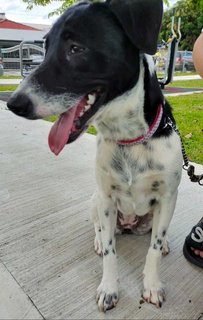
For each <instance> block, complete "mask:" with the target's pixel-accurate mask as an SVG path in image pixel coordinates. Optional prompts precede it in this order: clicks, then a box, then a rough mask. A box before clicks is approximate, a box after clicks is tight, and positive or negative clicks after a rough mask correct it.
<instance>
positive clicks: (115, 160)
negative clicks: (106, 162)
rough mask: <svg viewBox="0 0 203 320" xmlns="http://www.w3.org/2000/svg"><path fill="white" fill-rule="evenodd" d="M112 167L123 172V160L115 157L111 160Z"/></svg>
mask: <svg viewBox="0 0 203 320" xmlns="http://www.w3.org/2000/svg"><path fill="white" fill-rule="evenodd" d="M111 167H112V169H114V170H115V171H117V172H122V171H123V162H122V160H121V159H120V158H119V157H118V158H116V157H113V159H112V162H111Z"/></svg>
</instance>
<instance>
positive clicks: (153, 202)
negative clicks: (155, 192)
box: [149, 199, 157, 207]
mask: <svg viewBox="0 0 203 320" xmlns="http://www.w3.org/2000/svg"><path fill="white" fill-rule="evenodd" d="M156 203H157V201H156V199H151V200H150V201H149V205H150V207H152V206H154V205H155V204H156Z"/></svg>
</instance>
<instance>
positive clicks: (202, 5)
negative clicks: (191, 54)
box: [160, 0, 203, 50]
mask: <svg viewBox="0 0 203 320" xmlns="http://www.w3.org/2000/svg"><path fill="white" fill-rule="evenodd" d="M174 9H175V16H176V18H177V17H181V33H182V38H181V41H180V48H181V49H182V50H192V48H193V44H194V42H195V40H196V38H197V37H198V35H199V34H200V31H201V29H202V27H203V0H179V1H178V2H177V3H176V4H175V5H174V7H173V8H171V9H169V10H167V11H166V12H165V15H164V18H163V23H162V30H161V33H160V38H161V39H163V40H164V41H167V40H168V39H169V38H170V37H171V17H172V16H173V12H174Z"/></svg>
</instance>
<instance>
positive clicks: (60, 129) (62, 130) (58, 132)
mask: <svg viewBox="0 0 203 320" xmlns="http://www.w3.org/2000/svg"><path fill="white" fill-rule="evenodd" d="M76 110H77V107H74V108H72V109H71V110H69V111H67V112H65V113H63V114H62V115H61V116H60V118H59V119H58V120H57V121H56V122H55V123H54V125H53V126H52V128H51V130H50V133H49V138H48V142H49V147H50V149H51V151H52V152H53V153H54V154H55V155H56V156H57V155H58V154H59V153H60V152H61V151H62V150H63V148H64V146H65V145H66V143H67V141H68V138H69V136H70V133H71V129H72V127H73V122H74V118H75V113H76Z"/></svg>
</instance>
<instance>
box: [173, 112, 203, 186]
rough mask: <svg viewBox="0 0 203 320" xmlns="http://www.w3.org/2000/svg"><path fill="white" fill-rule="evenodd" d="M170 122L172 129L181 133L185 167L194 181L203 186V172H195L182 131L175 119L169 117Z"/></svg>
mask: <svg viewBox="0 0 203 320" xmlns="http://www.w3.org/2000/svg"><path fill="white" fill-rule="evenodd" d="M168 124H169V125H170V126H171V127H172V129H173V130H174V131H175V132H176V133H177V134H178V135H179V137H180V141H181V150H182V155H183V162H184V165H183V169H184V170H185V171H187V174H188V176H189V178H190V180H191V181H192V182H198V183H199V185H200V186H203V174H200V175H197V174H195V167H194V166H193V165H191V164H190V162H189V159H188V156H187V154H186V151H185V147H184V144H183V139H182V137H181V135H180V132H179V130H178V128H177V127H176V125H175V124H174V123H173V121H172V120H171V119H170V118H169V117H168Z"/></svg>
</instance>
